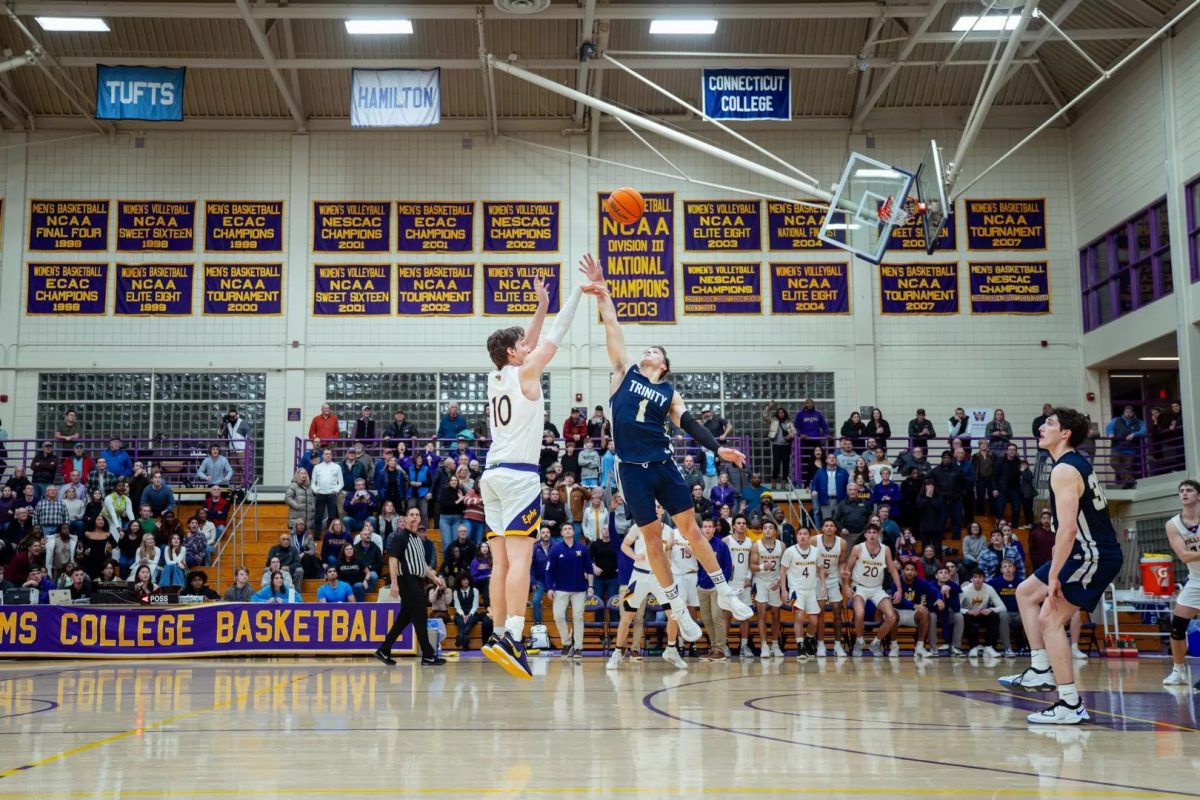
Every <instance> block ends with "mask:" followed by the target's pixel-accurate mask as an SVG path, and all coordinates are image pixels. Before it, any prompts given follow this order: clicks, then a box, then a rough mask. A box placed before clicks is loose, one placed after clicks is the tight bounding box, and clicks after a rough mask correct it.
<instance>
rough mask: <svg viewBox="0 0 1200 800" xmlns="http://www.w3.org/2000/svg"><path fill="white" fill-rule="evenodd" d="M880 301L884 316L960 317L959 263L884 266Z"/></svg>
mask: <svg viewBox="0 0 1200 800" xmlns="http://www.w3.org/2000/svg"><path fill="white" fill-rule="evenodd" d="M879 300H880V310H881V312H882V313H884V314H908V315H921V314H957V313H958V264H956V263H949V264H882V265H880V267H879Z"/></svg>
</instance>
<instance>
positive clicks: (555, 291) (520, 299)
mask: <svg viewBox="0 0 1200 800" xmlns="http://www.w3.org/2000/svg"><path fill="white" fill-rule="evenodd" d="M538 276H541V277H542V279H544V280H545V281H546V291H547V292H548V293H549V295H550V307H549V309H547V311H546V313H547V314H557V313H558V309H559V294H560V286H561V276H562V264H484V265H483V315H484V316H485V317H507V316H518V315H519V316H528V315H530V314H532V313H533V312H534V311H536V310H537V295H536V294H534V292H533V279H534V278H537V277H538Z"/></svg>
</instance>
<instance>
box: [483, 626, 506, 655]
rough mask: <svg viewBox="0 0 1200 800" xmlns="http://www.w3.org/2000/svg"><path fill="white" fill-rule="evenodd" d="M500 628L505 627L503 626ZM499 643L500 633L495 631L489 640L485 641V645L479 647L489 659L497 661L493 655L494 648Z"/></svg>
mask: <svg viewBox="0 0 1200 800" xmlns="http://www.w3.org/2000/svg"><path fill="white" fill-rule="evenodd" d="M500 630H504V629H503V628H501V629H500ZM499 644H500V634H498V633H495V632H493V633H492V635H491V636H489V637H488V640H487V641H486V642H484V643H483V647H481V648H479V652H481V653H483V654H484V655H485V656H487V657H488V659H489V660H491V661H495V660H496V659H495V658H494V657H493V656H492V649H493V648H494V647H497V646H498V645H499Z"/></svg>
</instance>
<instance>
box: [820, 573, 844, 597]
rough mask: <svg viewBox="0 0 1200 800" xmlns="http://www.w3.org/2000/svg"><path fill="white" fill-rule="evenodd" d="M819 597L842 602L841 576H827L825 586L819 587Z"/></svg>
mask: <svg viewBox="0 0 1200 800" xmlns="http://www.w3.org/2000/svg"><path fill="white" fill-rule="evenodd" d="M817 599H818V600H828V601H829V602H831V603H840V602H842V581H841V579H840V578H826V579H825V585H824V586H818V587H817Z"/></svg>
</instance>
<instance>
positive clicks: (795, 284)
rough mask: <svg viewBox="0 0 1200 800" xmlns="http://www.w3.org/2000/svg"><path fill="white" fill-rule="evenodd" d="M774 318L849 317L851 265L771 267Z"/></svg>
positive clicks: (773, 265) (774, 265)
mask: <svg viewBox="0 0 1200 800" xmlns="http://www.w3.org/2000/svg"><path fill="white" fill-rule="evenodd" d="M771 313H772V314H849V313H850V265H849V264H846V263H844V262H843V263H833V264H776V263H772V264H771Z"/></svg>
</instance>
